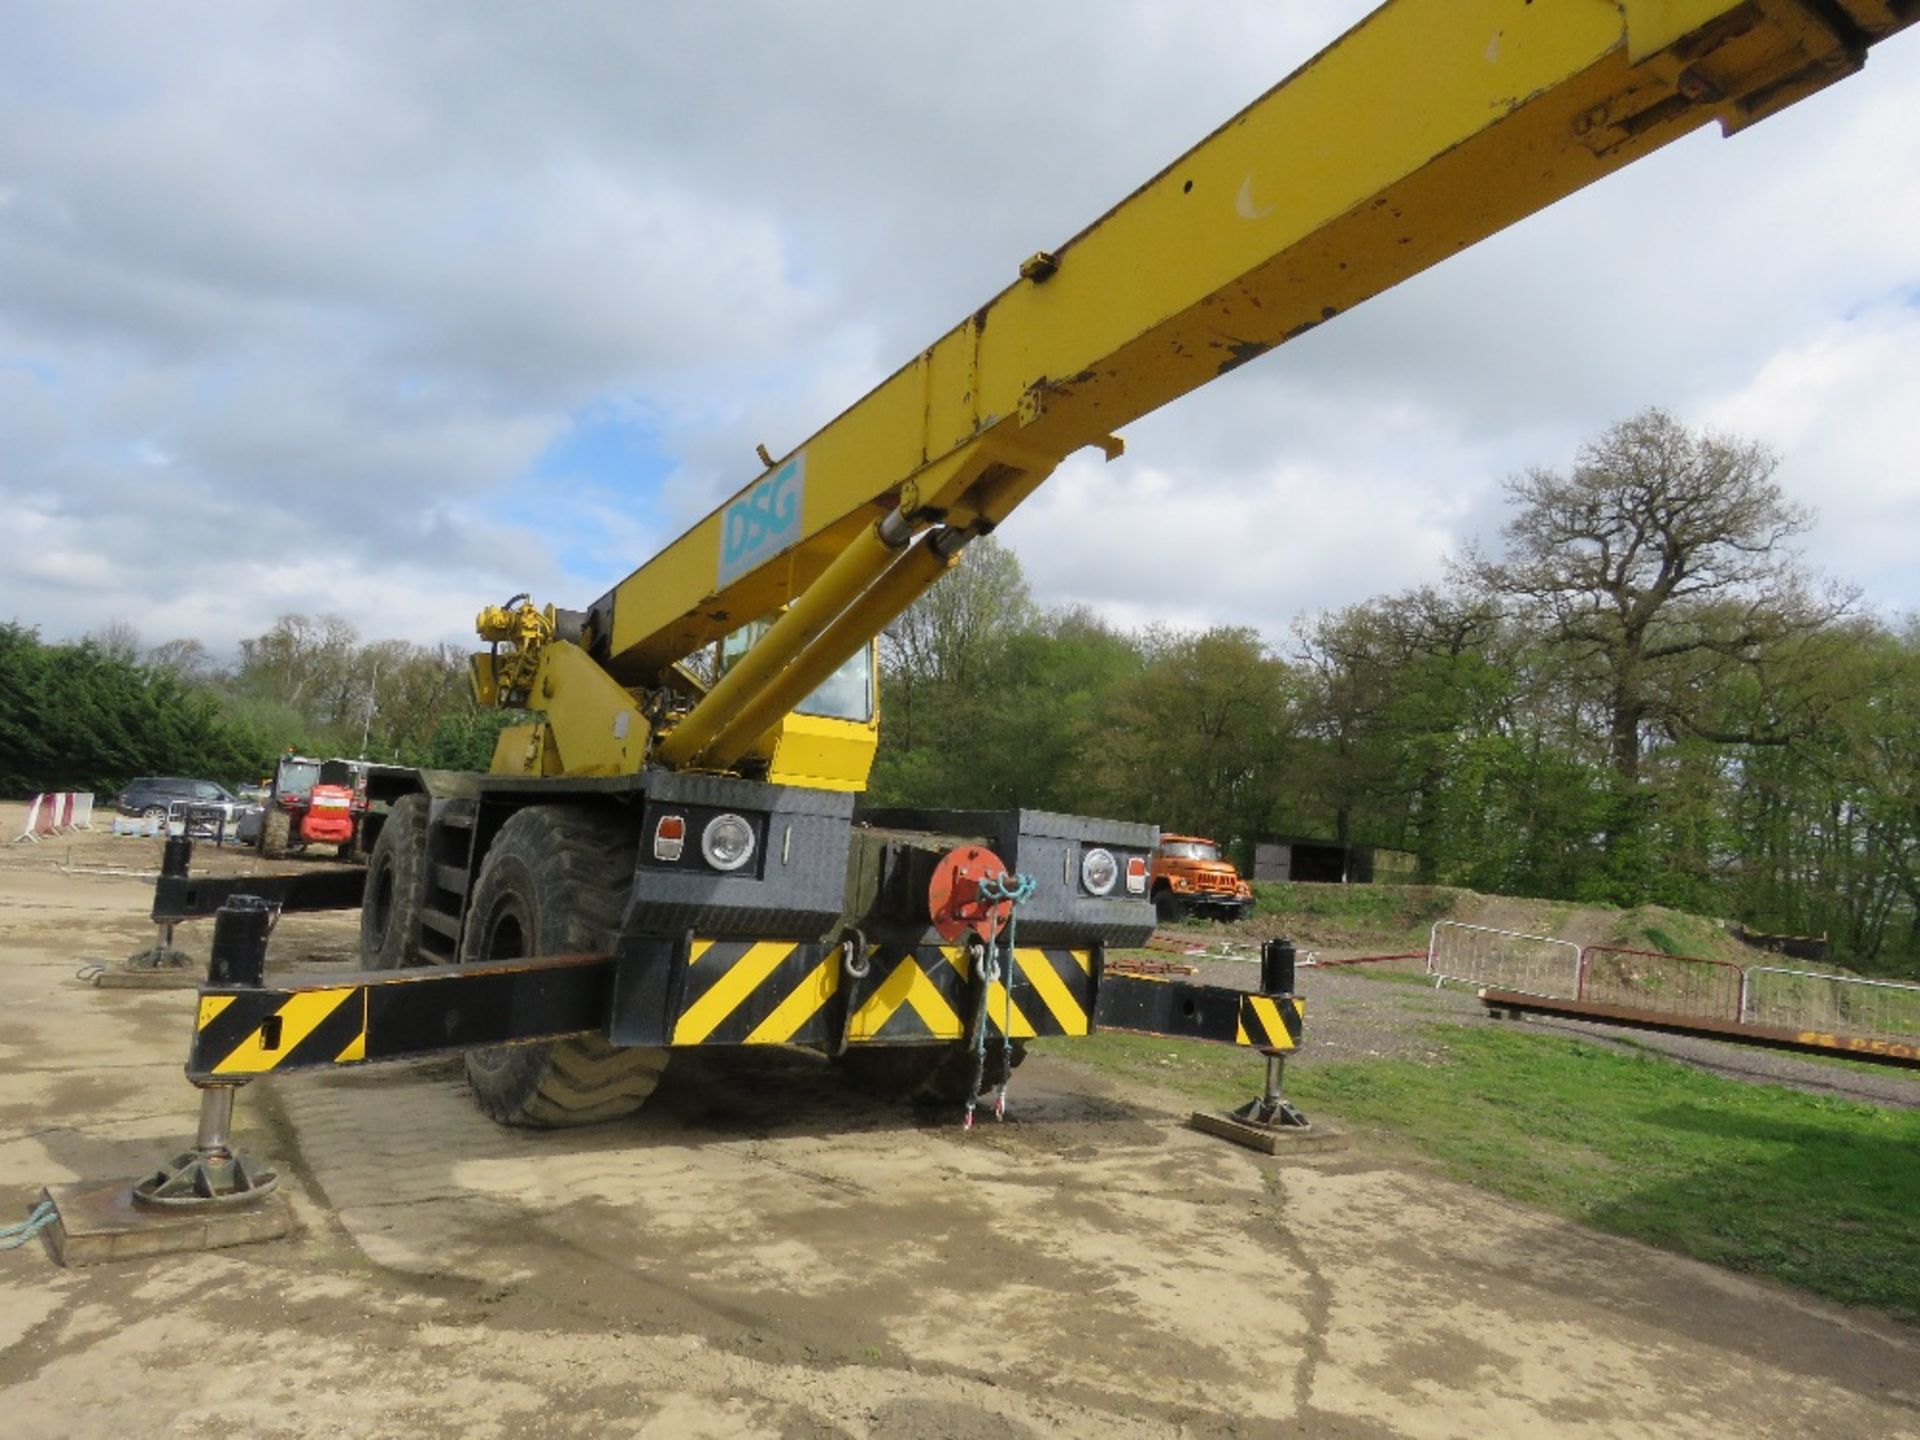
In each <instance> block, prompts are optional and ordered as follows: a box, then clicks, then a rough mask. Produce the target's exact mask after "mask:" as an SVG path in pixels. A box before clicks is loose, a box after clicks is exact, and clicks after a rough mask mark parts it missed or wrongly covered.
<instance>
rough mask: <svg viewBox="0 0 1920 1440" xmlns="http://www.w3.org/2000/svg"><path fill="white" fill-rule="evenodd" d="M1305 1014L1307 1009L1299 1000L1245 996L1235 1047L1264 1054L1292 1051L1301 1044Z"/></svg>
mask: <svg viewBox="0 0 1920 1440" xmlns="http://www.w3.org/2000/svg"><path fill="white" fill-rule="evenodd" d="M1305 1010H1306V1007H1305V1006H1304V1005H1303V1004H1302V1003H1301V1002H1300V1001H1299V1000H1297V999H1295V1000H1280V999H1276V998H1275V997H1273V996H1271V995H1245V996H1242V997H1241V1000H1240V1016H1239V1021H1238V1025H1237V1030H1236V1033H1235V1035H1234V1044H1236V1045H1253V1046H1257V1047H1259V1048H1260V1049H1262V1050H1292V1049H1294V1048H1296V1047H1297V1046H1298V1045H1299V1044H1300V1030H1301V1026H1302V1022H1303V1021H1304V1020H1305V1018H1306V1017H1305Z"/></svg>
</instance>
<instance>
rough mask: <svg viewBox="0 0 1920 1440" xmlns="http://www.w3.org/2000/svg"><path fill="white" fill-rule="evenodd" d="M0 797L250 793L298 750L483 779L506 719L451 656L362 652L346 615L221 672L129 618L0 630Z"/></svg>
mask: <svg viewBox="0 0 1920 1440" xmlns="http://www.w3.org/2000/svg"><path fill="white" fill-rule="evenodd" d="M0 675H5V676H6V677H7V683H6V684H5V685H4V686H0V793H5V794H11V795H21V794H28V793H31V792H33V791H37V790H87V791H92V792H94V793H96V794H111V793H113V792H114V791H117V790H118V789H119V788H120V787H122V786H123V785H124V784H125V783H126V782H127V781H128V780H130V779H132V778H134V777H135V776H137V775H187V776H194V777H198V778H202V779H213V780H220V781H223V782H225V783H227V784H240V783H245V782H248V781H252V780H257V779H260V778H261V777H263V776H266V775H268V774H270V773H271V772H272V770H273V766H274V763H275V761H276V759H277V758H278V757H279V756H280V755H281V754H283V753H285V752H286V751H288V750H295V751H299V752H300V753H302V754H307V755H317V756H321V757H327V756H362V755H363V756H365V757H366V758H368V759H372V760H379V761H389V762H394V763H400V764H411V765H433V766H440V767H445V768H449V769H482V770H484V769H485V768H486V767H487V764H488V762H489V761H490V759H491V758H492V755H493V742H494V737H495V735H496V734H497V733H498V731H499V728H500V725H501V724H502V723H503V722H504V721H505V719H506V718H508V717H506V716H505V715H504V714H501V713H499V712H491V711H485V712H483V711H480V710H478V709H477V708H476V707H475V706H474V704H473V702H472V699H471V698H470V695H469V693H468V690H467V682H466V657H465V655H464V654H463V653H461V652H460V651H459V650H457V649H456V648H455V647H453V646H446V645H443V646H438V647H427V646H420V645H414V644H410V643H408V642H406V641H400V640H382V641H376V642H373V643H371V644H363V643H361V641H360V639H359V637H358V635H357V634H356V632H355V631H354V629H353V627H352V626H351V625H350V624H348V623H347V622H346V621H345V620H342V619H340V618H339V617H338V616H319V617H313V616H307V615H283V616H281V617H280V618H279V619H278V620H276V621H275V622H274V624H273V626H272V627H271V628H270V629H268V630H267V631H266V632H265V633H263V634H261V635H257V636H254V637H253V638H251V639H248V640H244V641H242V642H241V644H240V650H239V654H238V657H237V659H236V660H235V661H234V662H233V663H232V664H230V665H226V666H222V665H220V664H219V663H217V662H216V660H215V658H214V657H213V656H212V655H211V654H210V653H209V652H208V650H207V649H206V647H205V646H204V645H203V644H202V643H201V642H200V641H198V640H194V639H183V640H170V641H167V642H165V643H162V644H159V645H156V646H153V647H152V648H150V649H143V648H142V646H141V644H140V640H139V637H138V635H137V634H136V633H135V632H134V631H133V629H132V627H131V626H129V625H127V624H125V623H124V622H115V623H113V624H110V625H108V626H106V627H104V628H103V629H102V630H101V631H100V632H98V633H97V634H95V635H91V636H89V637H87V638H86V639H83V640H80V641H77V642H73V643H68V644H49V643H47V642H44V641H42V640H41V639H40V637H39V636H38V635H37V634H36V633H35V632H34V631H33V630H31V629H28V628H25V627H22V626H20V625H18V624H6V625H0Z"/></svg>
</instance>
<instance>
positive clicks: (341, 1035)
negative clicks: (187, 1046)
mask: <svg viewBox="0 0 1920 1440" xmlns="http://www.w3.org/2000/svg"><path fill="white" fill-rule="evenodd" d="M366 1058H367V990H366V987H365V986H363V985H336V986H329V987H326V988H323V989H314V990H299V991H295V992H294V993H292V994H290V995H289V994H286V993H284V992H276V991H271V990H267V991H261V992H259V993H258V994H245V993H242V994H238V995H203V996H201V997H200V1013H199V1015H198V1017H197V1022H196V1024H195V1027H194V1037H193V1061H192V1062H191V1063H190V1064H189V1066H188V1069H189V1071H190V1072H192V1073H194V1074H198V1075H208V1076H224V1075H232V1076H242V1075H267V1074H271V1073H272V1072H273V1071H275V1070H278V1069H281V1068H282V1067H285V1068H288V1069H303V1068H306V1067H308V1066H312V1065H330V1064H331V1065H348V1064H352V1063H354V1062H355V1061H359V1060H364V1059H366Z"/></svg>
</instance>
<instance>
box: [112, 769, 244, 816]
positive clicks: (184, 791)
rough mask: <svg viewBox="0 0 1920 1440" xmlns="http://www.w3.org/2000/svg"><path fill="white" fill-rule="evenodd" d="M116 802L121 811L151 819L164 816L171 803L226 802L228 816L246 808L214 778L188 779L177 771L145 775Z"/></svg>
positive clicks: (124, 813)
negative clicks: (174, 773) (171, 773)
mask: <svg viewBox="0 0 1920 1440" xmlns="http://www.w3.org/2000/svg"><path fill="white" fill-rule="evenodd" d="M113 803H114V807H115V808H116V809H117V810H119V812H120V813H121V814H122V815H144V816H146V817H147V818H148V819H149V820H164V819H165V818H166V816H167V808H168V807H169V806H171V805H180V804H185V805H220V806H224V807H225V808H226V812H227V818H228V819H229V820H233V819H236V818H237V817H238V816H239V815H240V812H241V811H243V810H245V809H246V808H247V807H246V806H245V805H244V804H243V803H242V802H240V801H238V800H236V799H234V798H233V796H232V795H230V794H228V793H227V791H226V790H225V789H223V788H222V787H221V786H218V785H216V784H214V783H213V781H211V780H187V779H183V778H181V777H180V776H178V775H142V776H141V777H140V778H139V779H138V780H135V781H133V782H132V783H131V784H130V785H128V786H127V788H126V789H124V790H122V791H121V792H120V795H119V798H118V799H116V800H115V801H114V802H113Z"/></svg>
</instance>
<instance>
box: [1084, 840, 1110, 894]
mask: <svg viewBox="0 0 1920 1440" xmlns="http://www.w3.org/2000/svg"><path fill="white" fill-rule="evenodd" d="M1119 879H1120V862H1119V861H1117V860H1115V859H1114V858H1113V852H1112V851H1111V850H1102V849H1100V848H1099V847H1098V846H1095V847H1094V848H1093V849H1091V850H1089V851H1087V853H1086V854H1085V855H1082V856H1081V857H1080V883H1081V884H1082V885H1085V886H1086V887H1087V889H1089V890H1091V891H1092V892H1093V893H1094V894H1095V895H1111V894H1112V893H1113V887H1114V885H1115V883H1116V882H1117V881H1118V880H1119Z"/></svg>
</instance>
